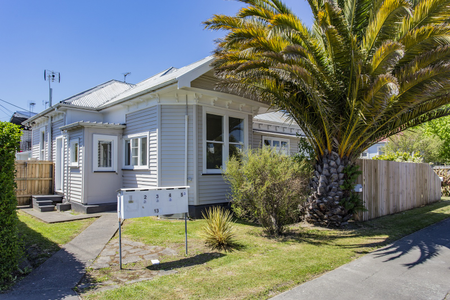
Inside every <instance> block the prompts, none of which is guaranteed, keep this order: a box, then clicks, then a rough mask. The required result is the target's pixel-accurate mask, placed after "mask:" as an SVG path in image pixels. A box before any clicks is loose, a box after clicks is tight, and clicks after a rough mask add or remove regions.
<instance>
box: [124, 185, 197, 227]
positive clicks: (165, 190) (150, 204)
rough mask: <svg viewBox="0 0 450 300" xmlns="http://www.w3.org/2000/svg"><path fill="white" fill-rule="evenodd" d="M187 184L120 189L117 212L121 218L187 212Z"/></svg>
mask: <svg viewBox="0 0 450 300" xmlns="http://www.w3.org/2000/svg"><path fill="white" fill-rule="evenodd" d="M188 189H189V187H188V186H177V187H154V188H135V189H120V190H119V191H118V194H117V213H118V215H119V218H121V219H131V218H139V217H148V216H159V215H169V214H178V213H187V212H188V198H189V197H188V196H189V193H188Z"/></svg>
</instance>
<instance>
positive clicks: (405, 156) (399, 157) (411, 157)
mask: <svg viewBox="0 0 450 300" xmlns="http://www.w3.org/2000/svg"><path fill="white" fill-rule="evenodd" d="M373 159H375V160H389V161H397V162H412V163H422V162H423V158H422V156H421V155H420V154H419V153H418V152H412V153H408V152H399V151H397V152H386V153H385V154H382V155H377V156H375V157H373Z"/></svg>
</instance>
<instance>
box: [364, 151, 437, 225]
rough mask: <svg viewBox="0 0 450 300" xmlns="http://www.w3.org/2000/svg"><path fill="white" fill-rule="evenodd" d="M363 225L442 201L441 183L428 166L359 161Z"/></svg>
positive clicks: (381, 161) (369, 160) (367, 160)
mask: <svg viewBox="0 0 450 300" xmlns="http://www.w3.org/2000/svg"><path fill="white" fill-rule="evenodd" d="M357 164H358V165H359V166H360V170H361V171H362V174H361V175H360V176H359V177H358V179H357V183H359V184H362V186H363V191H362V198H363V200H364V203H365V206H366V208H367V211H366V212H363V213H360V214H359V215H358V216H357V218H358V219H360V220H363V221H366V220H370V219H373V218H377V217H381V216H385V215H389V214H393V213H397V212H401V211H404V210H408V209H411V208H415V207H420V206H422V205H426V204H429V203H432V202H436V201H439V200H440V199H441V180H440V179H439V176H437V175H436V173H435V172H434V171H433V169H432V168H431V167H430V165H428V164H416V163H401V162H395V161H383V160H371V159H359V160H357Z"/></svg>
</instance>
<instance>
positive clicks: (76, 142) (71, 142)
mask: <svg viewBox="0 0 450 300" xmlns="http://www.w3.org/2000/svg"><path fill="white" fill-rule="evenodd" d="M75 144H78V150H77V151H78V155H77V158H78V159H77V161H76V162H74V161H73V160H72V158H73V156H72V155H73V153H72V152H73V148H72V147H73V146H74V145H75ZM79 161H80V139H79V138H76V139H71V140H70V142H69V166H71V167H77V168H78V167H79Z"/></svg>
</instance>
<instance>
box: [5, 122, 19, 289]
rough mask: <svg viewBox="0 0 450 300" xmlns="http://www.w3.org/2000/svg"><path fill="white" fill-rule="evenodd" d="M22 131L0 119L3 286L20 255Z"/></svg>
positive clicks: (8, 279) (15, 266)
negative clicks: (18, 163) (18, 179)
mask: <svg viewBox="0 0 450 300" xmlns="http://www.w3.org/2000/svg"><path fill="white" fill-rule="evenodd" d="M21 135H22V133H21V131H20V128H19V126H17V125H14V124H12V123H8V122H0V162H1V163H0V191H1V192H0V289H1V287H2V286H5V284H6V283H8V281H10V280H11V279H12V273H13V272H14V271H15V270H16V269H17V263H18V259H19V257H18V255H19V240H18V236H17V213H16V206H17V199H16V194H15V188H16V183H15V181H14V177H15V154H16V152H17V151H18V150H19V145H20V136H21Z"/></svg>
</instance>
